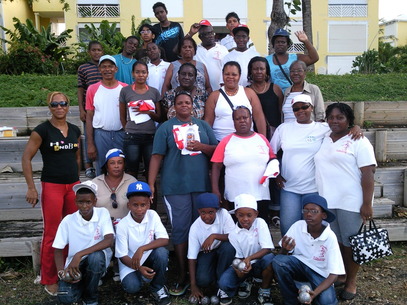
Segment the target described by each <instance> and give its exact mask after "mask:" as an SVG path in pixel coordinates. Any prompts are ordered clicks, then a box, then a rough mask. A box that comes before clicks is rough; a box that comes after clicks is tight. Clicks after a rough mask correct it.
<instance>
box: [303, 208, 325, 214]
mask: <svg viewBox="0 0 407 305" xmlns="http://www.w3.org/2000/svg"><path fill="white" fill-rule="evenodd" d="M320 212H321V211H319V210H308V209H302V213H303V214H308V213H311V214H312V215H316V214H318V213H320Z"/></svg>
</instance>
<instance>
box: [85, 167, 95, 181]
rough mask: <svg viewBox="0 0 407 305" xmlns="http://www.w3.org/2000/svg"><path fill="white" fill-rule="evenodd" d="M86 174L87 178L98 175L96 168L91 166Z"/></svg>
mask: <svg viewBox="0 0 407 305" xmlns="http://www.w3.org/2000/svg"><path fill="white" fill-rule="evenodd" d="M85 176H86V177H87V178H90V179H93V178H95V177H96V170H95V169H94V168H93V167H89V168H87V169H86V170H85Z"/></svg>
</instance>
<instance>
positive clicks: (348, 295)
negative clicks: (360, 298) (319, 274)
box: [339, 289, 356, 301]
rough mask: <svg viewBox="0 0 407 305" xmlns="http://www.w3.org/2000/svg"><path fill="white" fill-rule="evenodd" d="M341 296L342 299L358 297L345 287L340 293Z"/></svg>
mask: <svg viewBox="0 0 407 305" xmlns="http://www.w3.org/2000/svg"><path fill="white" fill-rule="evenodd" d="M339 297H340V298H341V299H342V300H346V301H350V300H353V299H354V298H355V297H356V293H352V292H349V291H346V290H345V289H343V290H342V291H341V292H340V293H339Z"/></svg>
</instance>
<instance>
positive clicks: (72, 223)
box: [52, 181, 114, 304]
mask: <svg viewBox="0 0 407 305" xmlns="http://www.w3.org/2000/svg"><path fill="white" fill-rule="evenodd" d="M73 190H74V192H75V195H76V198H75V203H76V206H77V207H78V211H77V212H75V213H73V214H70V215H68V216H66V217H65V218H64V219H62V221H61V223H60V225H59V227H58V231H57V234H56V236H55V240H54V243H53V244H52V247H53V248H55V265H56V267H57V270H59V271H58V277H59V279H60V281H59V291H58V299H59V301H60V302H61V303H64V304H71V303H73V302H78V301H79V300H80V299H82V301H83V304H98V285H99V280H100V279H101V278H102V276H103V274H104V273H105V272H106V269H107V267H108V266H109V262H110V259H111V257H112V250H111V248H110V247H111V246H112V245H113V240H114V230H113V225H112V221H111V219H110V214H109V211H108V210H107V209H106V208H97V207H95V206H96V194H97V185H96V184H95V183H93V182H92V181H86V182H83V183H80V184H76V185H74V187H73ZM66 246H69V252H68V257H67V259H66V261H64V254H63V253H64V248H65V247H66Z"/></svg>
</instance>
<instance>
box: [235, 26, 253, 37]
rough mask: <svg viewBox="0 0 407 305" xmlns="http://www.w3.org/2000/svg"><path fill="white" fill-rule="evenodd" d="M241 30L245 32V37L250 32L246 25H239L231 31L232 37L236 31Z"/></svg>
mask: <svg viewBox="0 0 407 305" xmlns="http://www.w3.org/2000/svg"><path fill="white" fill-rule="evenodd" d="M242 30H243V31H245V32H246V33H247V35H249V34H250V30H249V27H248V26H247V25H245V24H239V25H238V26H237V27H235V28H234V29H233V30H232V32H233V35H235V34H236V32H237V31H242Z"/></svg>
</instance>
